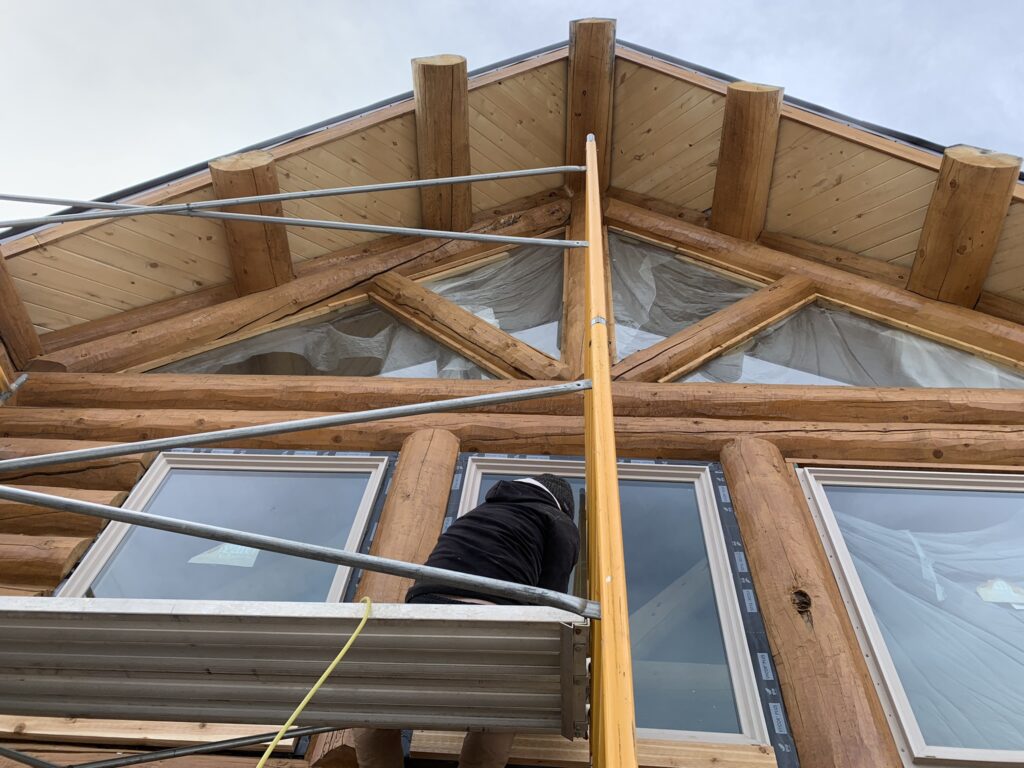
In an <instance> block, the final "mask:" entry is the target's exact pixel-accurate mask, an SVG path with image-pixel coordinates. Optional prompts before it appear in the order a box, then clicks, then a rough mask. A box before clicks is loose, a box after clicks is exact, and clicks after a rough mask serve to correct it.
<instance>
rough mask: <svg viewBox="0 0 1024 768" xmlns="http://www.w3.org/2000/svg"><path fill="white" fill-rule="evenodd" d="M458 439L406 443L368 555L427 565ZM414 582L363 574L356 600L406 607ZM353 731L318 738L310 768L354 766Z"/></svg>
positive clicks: (425, 437)
mask: <svg viewBox="0 0 1024 768" xmlns="http://www.w3.org/2000/svg"><path fill="white" fill-rule="evenodd" d="M458 459H459V439H458V438H457V437H455V435H453V434H452V433H451V432H446V431H445V430H443V429H424V430H420V431H419V432H413V433H412V434H411V435H409V437H407V438H406V439H405V441H404V442H403V443H402V449H401V451H400V452H399V454H398V466H397V467H396V468H395V474H394V476H393V478H392V480H391V485H390V486H389V487H388V496H387V500H386V501H385V502H384V509H383V510H382V511H381V515H380V523H379V524H378V525H377V530H376V533H375V534H374V536H373V543H372V544H371V545H370V554H371V555H374V556H375V557H389V558H391V559H393V560H402V561H404V562H407V563H425V562H426V560H427V557H428V556H429V555H430V553H431V552H432V551H433V549H434V545H435V544H436V543H437V539H438V537H439V536H440V535H441V528H442V526H443V525H444V518H445V514H446V513H447V511H448V495H449V493H451V488H452V478H453V477H454V476H455V465H456V463H457V462H458ZM410 586H412V580H411V579H404V578H402V577H400V576H391V575H390V574H386V573H379V572H377V571H363V572H362V574H361V576H360V578H359V586H358V587H357V589H356V600H361V599H362V598H364V597H369V598H370V599H372V600H373V602H374V603H404V602H405V593H406V591H407V590H408V589H409V587H410ZM354 748H355V741H354V738H353V731H352V729H346V730H340V731H335V732H333V733H325V734H320V735H318V736H315V737H314V738H313V743H312V744H311V745H310V749H309V752H308V753H307V756H308V759H309V763H310V765H325V766H327V765H336V764H337V763H338V762H339V761H342V760H344V761H350V762H351V763H352V764H353V765H354V761H355V752H354Z"/></svg>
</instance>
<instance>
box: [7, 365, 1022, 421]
mask: <svg viewBox="0 0 1024 768" xmlns="http://www.w3.org/2000/svg"><path fill="white" fill-rule="evenodd" d="M554 383H556V382H554V381H521V380H520V381H513V380H486V381H471V380H458V379H385V378H380V379H378V378H373V379H370V378H366V377H361V376H354V377H343V376H330V377H326V376H323V377H321V376H241V375H238V376H222V375H218V374H202V375H192V374H169V373H165V374H110V373H34V374H32V376H31V377H30V378H29V379H28V381H27V382H26V383H25V385H24V386H23V387H22V389H21V390H20V392H19V401H18V404H19V405H22V406H26V407H29V406H32V407H43V408H60V407H66V408H104V409H111V410H122V409H124V410H131V411H135V412H137V413H142V411H140V410H139V409H155V410H175V409H177V410H184V411H188V410H194V409H200V410H202V409H219V410H240V411H259V410H281V409H287V410H289V411H292V412H295V413H302V412H308V411H317V412H346V411H357V410H367V409H370V408H386V407H390V406H395V405H408V404H411V403H421V402H425V401H429V400H445V399H448V398H452V397H470V396H473V395H482V394H487V393H493V392H509V391H513V390H516V389H525V388H528V387H536V386H546V385H548V384H554ZM612 398H613V403H614V406H615V413H616V415H618V416H623V417H642V416H649V417H668V418H691V417H692V418H714V419H769V420H781V421H821V422H876V423H882V422H886V421H892V422H914V423H940V424H1006V425H1010V424H1024V399H1022V397H1021V394H1020V392H1018V391H1016V390H1004V389H931V388H913V387H911V388H906V389H898V388H881V389H879V388H867V387H826V386H821V387H819V386H814V387H807V386H799V385H771V384H703V383H692V384H646V383H639V382H627V381H616V382H613V383H612ZM582 405H583V403H582V397H581V396H579V395H573V396H565V395H563V396H559V397H550V398H543V399H538V400H527V401H523V402H520V403H506V404H504V405H496V406H489V407H487V408H476V409H472V410H471V411H468V412H470V413H490V414H497V413H500V414H537V415H547V416H580V415H582V413H583V407H582Z"/></svg>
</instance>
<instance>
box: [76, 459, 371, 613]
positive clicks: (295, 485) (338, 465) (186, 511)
mask: <svg viewBox="0 0 1024 768" xmlns="http://www.w3.org/2000/svg"><path fill="white" fill-rule="evenodd" d="M386 463H387V459H386V457H373V456H363V457H355V456H317V455H266V454H219V453H164V454H161V455H160V456H158V457H157V459H156V460H155V461H154V462H153V465H152V466H151V467H150V469H149V471H148V472H147V473H146V475H145V476H144V477H143V478H142V480H141V481H140V482H139V484H138V485H137V486H136V487H135V489H134V490H133V491H132V493H131V495H130V496H129V497H128V499H127V501H126V502H125V507H126V508H129V509H135V510H142V511H145V512H151V513H153V514H158V515H164V516H167V517H178V518H183V519H188V520H191V521H193V522H200V523H206V524H212V525H219V526H224V527H227V528H235V529H238V530H243V531H248V532H252V533H259V534H263V535H269V536H275V537H278V538H282V539H293V540H296V541H302V542H307V543H315V544H322V545H325V546H330V547H336V548H338V549H348V550H357V549H358V548H359V545H360V542H361V541H362V538H363V535H364V533H365V531H366V526H367V520H368V518H369V513H370V509H371V506H372V504H373V500H374V498H375V497H376V495H377V491H378V489H379V487H380V482H381V478H382V476H383V473H384V468H385V466H386ZM349 571H350V569H349V568H347V567H339V566H334V565H331V564H329V563H320V562H316V561H313V560H305V559H302V558H296V557H290V556H288V555H281V554H277V553H275V552H265V551H261V550H257V549H253V548H251V547H243V546H238V545H234V544H221V543H218V542H215V541H210V540H208V539H201V538H197V537H193V536H183V535H180V534H175V533H169V532H165V531H158V530H154V529H151V528H139V527H136V526H131V525H128V524H126V523H111V524H110V525H109V526H108V527H107V528H106V530H104V532H103V533H102V534H101V535H100V537H99V538H98V539H97V542H96V544H95V545H94V546H93V548H92V549H91V550H90V551H89V553H88V554H87V555H86V557H85V558H84V559H83V561H82V564H81V565H80V566H79V567H78V569H77V570H76V571H75V572H74V573H73V574H72V576H71V578H70V579H69V580H68V582H67V584H65V586H64V588H63V589H62V590H61V592H60V596H61V597H79V596H86V597H112V598H172V599H192V600H259V601H286V602H323V601H328V602H335V601H338V600H340V599H341V597H342V595H343V594H344V592H345V587H346V585H347V583H348V579H349V576H350V573H349Z"/></svg>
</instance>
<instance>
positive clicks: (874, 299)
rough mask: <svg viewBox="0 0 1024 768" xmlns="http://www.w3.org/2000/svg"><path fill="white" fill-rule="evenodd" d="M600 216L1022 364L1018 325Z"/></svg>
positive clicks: (663, 226) (762, 252)
mask: <svg viewBox="0 0 1024 768" xmlns="http://www.w3.org/2000/svg"><path fill="white" fill-rule="evenodd" d="M606 218H607V220H608V223H609V224H610V225H612V226H618V227H620V228H623V229H625V230H627V231H629V232H632V233H633V234H636V235H639V236H641V237H647V238H648V239H652V240H654V241H655V242H658V243H660V244H662V245H665V246H667V247H670V248H672V247H676V248H680V249H681V250H684V251H685V252H686V253H688V254H689V255H691V256H693V257H695V258H698V259H700V260H702V261H706V262H708V263H710V264H714V265H715V266H719V267H722V268H724V269H727V270H730V271H732V272H738V273H740V274H743V275H747V276H749V277H754V278H757V279H760V280H778V279H779V278H781V277H783V276H784V275H788V274H796V275H803V276H804V277H806V278H808V279H810V280H812V281H813V282H814V283H815V285H816V287H817V290H818V293H819V294H820V295H821V296H823V297H824V298H827V299H830V300H832V301H834V302H837V303H839V304H843V305H846V306H848V307H850V308H851V309H854V310H855V311H857V312H859V313H861V314H865V315H868V316H870V317H875V318H877V319H879V320H883V321H887V322H889V323H890V324H891V325H895V326H896V327H899V328H904V329H906V330H909V331H911V332H913V333H917V334H919V335H922V336H926V337H929V338H932V339H935V340H936V341H939V342H942V343H945V344H949V345H951V346H955V347H958V348H960V349H963V350H966V351H968V352H971V353H972V354H977V355H979V356H982V357H986V358H988V359H991V360H993V361H995V362H998V363H1001V364H1003V365H1009V366H1013V367H1015V368H1018V369H1024V328H1022V327H1021V326H1020V325H1018V324H1016V323H1012V322H1008V321H1006V320H1001V319H999V318H995V317H991V316H989V315H985V314H982V313H980V312H975V311H972V310H969V309H966V308H965V307H958V306H955V305H952V304H948V303H946V302H942V301H935V300H933V299H928V298H925V297H923V296H920V295H918V294H916V293H913V292H911V291H908V290H904V289H901V288H897V287H895V286H893V285H888V284H886V283H883V282H880V281H878V280H873V279H871V278H866V277H861V276H860V275H855V274H851V273H849V272H845V271H843V270H841V269H836V268H835V267H831V266H828V265H826V264H821V263H817V262H815V261H810V260H808V259H804V258H801V257H799V256H791V255H790V254H787V253H782V252H781V251H776V250H774V249H771V248H766V247H764V246H763V245H759V244H757V243H750V242H746V241H744V240H739V239H737V238H735V237H730V236H729V235H725V234H722V233H720V232H715V231H713V230H710V229H704V228H702V227H695V226H693V225H692V224H688V223H686V222H684V221H680V220H678V219H673V218H670V217H668V216H662V215H660V214H657V213H653V212H651V211H648V210H644V209H642V208H638V207H636V206H633V205H630V204H628V203H623V202H621V201H618V200H615V199H610V200H609V201H608V206H607V212H606Z"/></svg>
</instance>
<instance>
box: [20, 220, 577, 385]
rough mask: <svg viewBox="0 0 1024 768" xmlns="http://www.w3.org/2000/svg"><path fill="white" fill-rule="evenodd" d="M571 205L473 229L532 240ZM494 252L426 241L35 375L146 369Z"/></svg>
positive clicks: (68, 353)
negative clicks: (405, 277)
mask: <svg viewBox="0 0 1024 768" xmlns="http://www.w3.org/2000/svg"><path fill="white" fill-rule="evenodd" d="M568 213H569V203H568V201H566V200H552V201H550V202H546V203H544V204H542V205H539V206H536V207H534V208H530V209H527V210H524V211H520V212H518V213H511V214H504V215H501V216H496V217H493V218H490V219H488V220H486V221H483V222H481V223H480V224H479V225H477V226H475V227H474V229H475V230H479V231H481V232H488V233H492V234H506V235H531V234H537V233H543V232H546V231H548V230H550V229H551V228H552V227H559V226H563V225H564V224H565V222H566V219H567V217H568ZM491 249H493V245H491V244H488V243H474V242H469V241H465V240H437V239H435V238H426V239H421V240H416V241H415V242H413V243H411V244H407V245H404V246H400V247H398V248H396V249H394V250H392V251H388V252H386V253H383V254H376V253H375V254H373V255H371V256H368V257H364V258H354V259H352V260H351V261H349V262H348V263H346V264H345V265H343V266H339V267H338V268H336V269H332V270H324V271H322V272H312V273H309V274H306V275H303V276H302V277H299V278H297V279H295V280H292V281H291V282H289V283H285V284H284V285H279V286H277V287H275V288H271V289H269V290H266V291H261V292H260V293H259V294H251V295H249V296H242V297H240V298H237V299H234V300H232V301H225V302H222V303H220V304H217V305H215V306H212V307H206V308H202V309H197V310H194V311H192V312H186V313H185V314H183V315H179V316H177V317H172V318H169V319H166V320H162V321H160V322H156V323H152V324H150V325H146V326H142V327H140V328H135V329H132V330H129V331H125V332H122V333H117V334H114V335H112V336H108V337H106V338H103V339H99V340H96V341H92V342H90V343H87V344H81V345H78V346H74V347H68V348H66V349H62V350H59V351H57V352H52V353H49V354H47V355H45V356H43V357H40V358H38V359H37V360H36V361H35V362H34V363H33V365H32V366H31V369H32V370H68V371H113V370H121V369H124V368H128V367H131V366H134V365H140V364H143V363H146V362H148V361H151V360H155V359H160V358H162V357H166V356H168V355H170V354H173V353H175V352H180V351H182V350H186V349H190V348H193V347H195V346H197V345H200V344H205V343H208V342H211V341H214V340H220V339H225V340H229V339H231V338H232V336H234V335H236V334H237V333H238V332H239V331H240V330H242V331H245V330H248V329H250V328H251V327H253V326H262V325H267V324H269V323H272V322H274V321H278V320H281V319H282V318H285V317H291V316H293V315H296V314H298V313H300V312H302V311H303V310H304V309H306V308H308V307H311V306H314V305H318V304H320V303H322V302H324V301H326V300H328V299H330V298H332V297H334V296H337V295H338V294H341V293H344V292H345V291H348V290H350V289H353V288H355V287H357V286H365V285H366V284H368V283H369V281H370V280H372V279H373V278H375V277H376V276H377V275H380V274H383V273H384V272H388V271H390V270H392V269H399V270H403V269H404V270H410V271H423V270H429V269H431V268H434V267H437V266H438V265H440V264H444V263H446V262H448V261H451V260H454V259H460V258H467V257H468V256H469V255H471V254H474V253H486V252H488V251H489V250H491Z"/></svg>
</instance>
